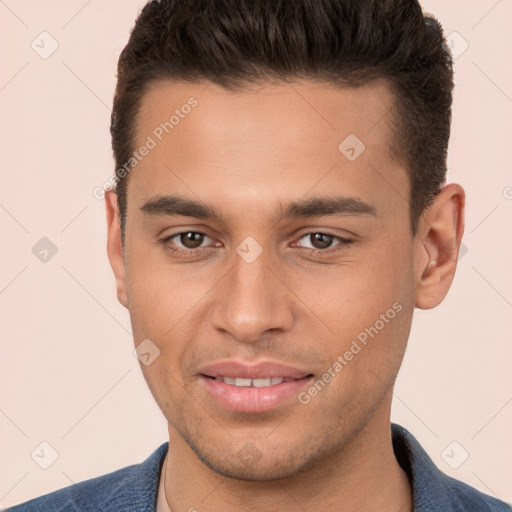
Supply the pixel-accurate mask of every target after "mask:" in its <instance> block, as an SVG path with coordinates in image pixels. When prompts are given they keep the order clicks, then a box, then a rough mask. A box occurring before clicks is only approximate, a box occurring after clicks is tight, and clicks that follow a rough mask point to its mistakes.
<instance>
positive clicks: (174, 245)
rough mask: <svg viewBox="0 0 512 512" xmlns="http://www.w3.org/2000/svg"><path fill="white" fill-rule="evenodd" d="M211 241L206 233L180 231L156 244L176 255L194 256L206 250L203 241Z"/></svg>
mask: <svg viewBox="0 0 512 512" xmlns="http://www.w3.org/2000/svg"><path fill="white" fill-rule="evenodd" d="M212 240H213V239H212V238H211V237H209V236H208V235H207V234H206V233H202V232H200V231H182V232H180V233H175V234H173V235H170V236H167V237H165V238H162V239H161V240H159V241H158V243H159V244H161V245H163V246H164V247H165V249H167V250H169V251H171V252H173V253H176V254H194V253H196V252H198V251H199V250H202V249H206V248H207V247H206V246H204V245H203V244H204V242H205V241H212ZM210 243H211V242H210Z"/></svg>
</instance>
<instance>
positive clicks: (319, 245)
mask: <svg viewBox="0 0 512 512" xmlns="http://www.w3.org/2000/svg"><path fill="white" fill-rule="evenodd" d="M302 240H304V241H306V245H301V243H300V242H301V241H302ZM352 242H353V240H350V239H349V238H343V237H341V236H337V235H333V234H331V233H323V232H317V233H306V234H305V235H303V236H302V237H300V239H299V242H297V244H298V246H299V247H304V248H306V249H310V250H312V251H320V252H331V251H333V250H334V251H335V250H338V249H337V248H338V247H339V246H341V247H340V248H342V247H343V246H346V245H349V244H351V243H352ZM308 244H309V245H308ZM332 247H334V249H333V248H332Z"/></svg>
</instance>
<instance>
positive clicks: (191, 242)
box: [180, 231, 204, 249]
mask: <svg viewBox="0 0 512 512" xmlns="http://www.w3.org/2000/svg"><path fill="white" fill-rule="evenodd" d="M203 239H204V235H203V234H202V233H194V232H193V231H188V232H187V233H182V234H181V235H180V242H181V243H182V244H183V245H184V246H185V247H186V248H187V249H196V248H197V247H200V246H201V244H202V243H203Z"/></svg>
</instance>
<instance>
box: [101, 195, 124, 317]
mask: <svg viewBox="0 0 512 512" xmlns="http://www.w3.org/2000/svg"><path fill="white" fill-rule="evenodd" d="M105 208H106V214H107V253H108V259H109V262H110V266H111V267H112V270H113V271H114V276H115V279H116V288H117V299H118V300H119V302H120V303H121V304H122V305H123V306H124V307H126V308H127V307H128V294H127V292H126V278H125V266H124V255H123V248H122V243H121V226H120V222H119V210H118V206H117V194H116V193H115V192H113V191H107V192H105Z"/></svg>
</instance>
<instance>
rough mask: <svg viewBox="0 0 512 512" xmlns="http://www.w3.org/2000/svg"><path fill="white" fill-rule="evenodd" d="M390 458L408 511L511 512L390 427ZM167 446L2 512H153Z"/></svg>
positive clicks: (407, 435)
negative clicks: (401, 475)
mask: <svg viewBox="0 0 512 512" xmlns="http://www.w3.org/2000/svg"><path fill="white" fill-rule="evenodd" d="M391 432H392V439H393V449H394V451H395V456H396V458H397V460H398V462H399V464H400V466H401V467H402V468H403V469H404V471H405V472H406V473H407V475H408V476H409V481H410V482H411V486H412V494H413V501H414V508H413V510H414V512H512V507H511V506H510V505H507V504H506V503H504V502H503V501H500V500H498V499H496V498H493V497H491V496H488V495H486V494H483V493H481V492H480V491H477V490H476V489H474V488H473V487H470V486H469V485H466V484H464V483H462V482H460V481H459V480H455V479H454V478H451V477H449V476H447V475H445V474H444V473H443V472H441V471H440V470H439V469H438V468H437V467H436V466H435V464H434V463H433V462H432V459H431V458H430V457H429V456H428V455H427V453H426V452H425V450H424V449H423V448H422V447H421V445H420V444H419V442H418V441H417V440H416V439H415V438H414V436H413V435H412V434H411V433H410V432H408V431H407V430H406V429H405V428H403V427H401V426H400V425H396V424H391ZM168 448H169V443H168V442H165V443H163V444H162V445H161V446H159V447H158V448H157V449H156V450H155V451H154V452H153V453H152V454H151V455H150V456H149V457H148V458H147V459H146V460H145V461H144V462H142V463H141V464H134V465H133V466H128V467H126V468H123V469H119V470H117V471H114V472H113V473H109V474H107V475H103V476H100V477H96V478H92V479H90V480H86V481H85V482H80V483H76V484H73V485H70V486H68V487H65V488H64V489H60V490H58V491H55V492H52V493H50V494H46V495H45V496H41V497H40V498H35V499H33V500H30V501H27V502H26V503H23V504H21V505H16V506H14V507H11V508H9V509H7V510H8V511H9V512H77V511H80V512H82V511H83V512H155V510H156V500H157V492H158V483H159V478H160V471H161V468H162V463H163V461H164V458H165V455H166V453H167V450H168Z"/></svg>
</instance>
